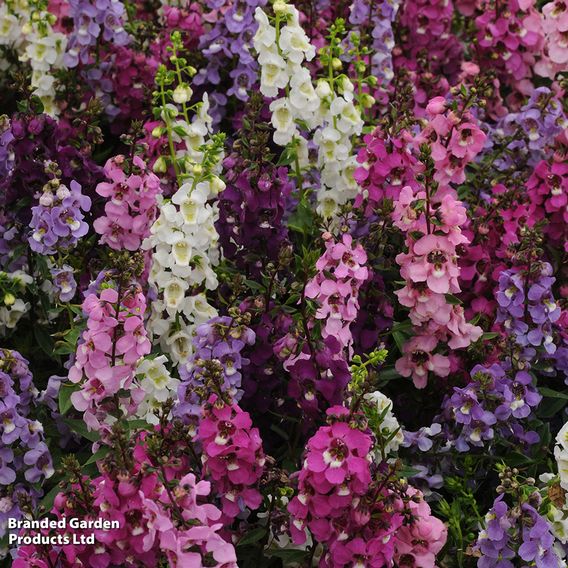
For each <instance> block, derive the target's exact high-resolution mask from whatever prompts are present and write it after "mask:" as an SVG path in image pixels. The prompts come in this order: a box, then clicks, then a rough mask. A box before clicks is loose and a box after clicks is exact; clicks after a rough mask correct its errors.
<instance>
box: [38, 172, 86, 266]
mask: <svg viewBox="0 0 568 568" xmlns="http://www.w3.org/2000/svg"><path fill="white" fill-rule="evenodd" d="M38 198H39V205H36V206H35V207H32V220H31V222H30V227H31V228H32V229H33V233H32V235H31V236H30V237H29V238H28V242H29V244H30V247H31V248H32V250H34V251H35V252H38V253H40V254H46V255H47V254H55V253H56V252H57V249H63V250H65V249H70V248H73V247H74V246H75V245H76V244H77V241H78V240H79V239H80V238H81V237H83V236H84V235H86V234H87V231H88V230H89V226H88V225H87V223H86V222H85V221H84V220H83V219H84V215H83V213H84V212H86V211H89V209H90V208H91V200H90V198H89V197H87V196H85V195H83V194H82V193H81V186H80V185H79V184H78V183H77V182H76V181H72V182H71V184H70V189H69V188H67V187H66V186H65V185H62V184H61V183H60V182H59V180H58V179H52V180H50V181H49V182H48V183H46V184H45V185H44V187H43V193H42V194H41V195H39V196H38Z"/></svg>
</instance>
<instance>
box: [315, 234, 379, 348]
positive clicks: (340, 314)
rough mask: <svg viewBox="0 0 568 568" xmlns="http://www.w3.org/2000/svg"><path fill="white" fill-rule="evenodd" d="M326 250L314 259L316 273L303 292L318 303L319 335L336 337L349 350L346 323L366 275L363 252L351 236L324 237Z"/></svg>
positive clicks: (355, 310) (354, 315)
mask: <svg viewBox="0 0 568 568" xmlns="http://www.w3.org/2000/svg"><path fill="white" fill-rule="evenodd" d="M325 247H326V250H325V252H324V254H323V255H322V256H321V257H320V258H319V259H318V261H317V262H316V268H317V269H318V271H319V272H318V273H317V274H316V275H315V276H314V278H312V280H310V281H309V282H308V284H307V285H306V289H305V295H306V297H308V298H313V299H315V300H317V301H318V302H319V304H320V306H319V308H318V310H317V312H316V318H317V319H320V320H324V321H325V325H324V327H323V329H322V337H323V338H324V339H325V338H326V337H329V336H333V337H336V338H337V339H338V340H339V342H340V343H341V345H343V346H344V347H346V348H348V349H350V348H351V344H352V342H353V337H352V334H351V330H350V325H351V323H352V322H354V321H355V319H356V318H357V314H358V310H359V302H358V300H357V297H358V293H359V288H360V287H361V285H362V283H363V282H365V281H366V280H367V278H368V276H369V270H368V269H367V267H366V266H365V263H366V262H367V254H366V253H365V250H364V249H363V247H362V246H361V245H360V244H356V245H353V239H352V237H351V235H347V234H345V235H343V237H342V240H341V241H339V242H336V241H334V240H333V239H332V238H327V239H326V243H325Z"/></svg>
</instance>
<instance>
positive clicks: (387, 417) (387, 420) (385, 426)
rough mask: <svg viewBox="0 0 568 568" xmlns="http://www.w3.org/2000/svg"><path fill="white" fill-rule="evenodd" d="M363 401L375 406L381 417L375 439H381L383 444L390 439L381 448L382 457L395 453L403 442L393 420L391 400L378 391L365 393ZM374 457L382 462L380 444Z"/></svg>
mask: <svg viewBox="0 0 568 568" xmlns="http://www.w3.org/2000/svg"><path fill="white" fill-rule="evenodd" d="M365 400H368V401H370V402H372V403H373V404H374V405H376V409H377V412H378V414H379V416H381V415H382V416H383V419H382V421H381V424H380V429H381V431H380V432H378V433H376V435H377V437H382V439H383V441H385V442H386V441H387V440H388V439H389V438H391V437H392V439H391V440H390V441H388V442H387V443H386V445H385V446H384V448H383V451H384V455H387V454H389V453H391V452H396V451H397V450H398V448H399V446H400V444H402V442H404V435H403V433H402V430H401V428H400V424H399V423H398V420H397V419H396V418H395V416H394V414H393V412H392V408H393V404H392V400H391V399H390V398H388V397H387V396H386V395H384V394H383V393H382V392H380V391H375V392H371V393H367V394H366V395H365ZM395 432H396V434H395ZM393 434H394V436H393ZM375 455H376V458H377V459H378V460H382V458H383V455H382V452H381V444H379V448H377V451H376V454H375Z"/></svg>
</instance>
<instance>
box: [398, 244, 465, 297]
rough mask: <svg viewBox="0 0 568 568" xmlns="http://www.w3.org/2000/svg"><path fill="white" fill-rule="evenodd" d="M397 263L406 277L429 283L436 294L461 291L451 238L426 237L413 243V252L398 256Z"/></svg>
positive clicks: (414, 280)
mask: <svg viewBox="0 0 568 568" xmlns="http://www.w3.org/2000/svg"><path fill="white" fill-rule="evenodd" d="M397 262H399V264H401V266H402V268H401V274H402V275H403V277H404V278H409V279H410V280H412V281H413V282H426V283H427V284H428V287H429V288H430V289H431V290H432V291H433V292H438V293H440V294H447V293H455V292H459V291H460V287H459V283H458V277H459V267H458V265H457V256H456V251H455V247H454V245H453V244H452V243H451V242H450V241H449V239H448V238H447V237H441V236H435V235H425V236H423V237H422V238H420V239H419V240H418V241H416V242H415V243H414V244H413V246H412V252H411V253H409V254H407V255H404V254H400V255H398V256H397Z"/></svg>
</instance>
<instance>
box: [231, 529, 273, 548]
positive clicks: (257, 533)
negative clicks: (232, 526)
mask: <svg viewBox="0 0 568 568" xmlns="http://www.w3.org/2000/svg"><path fill="white" fill-rule="evenodd" d="M265 536H266V527H259V528H257V529H253V530H251V531H248V532H247V534H245V535H244V536H243V537H241V538H240V539H239V542H237V546H245V545H247V544H253V543H255V542H258V541H259V540H262V539H263V538H264V537H265Z"/></svg>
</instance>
